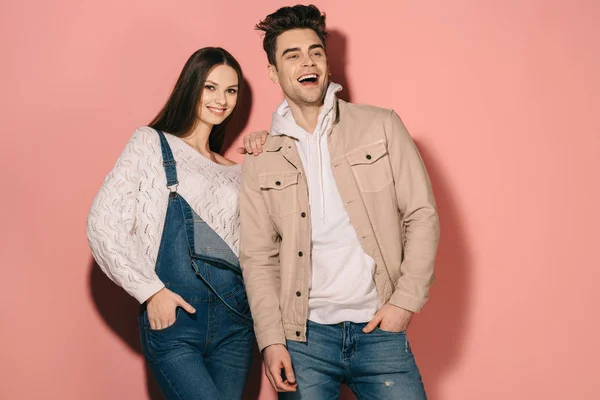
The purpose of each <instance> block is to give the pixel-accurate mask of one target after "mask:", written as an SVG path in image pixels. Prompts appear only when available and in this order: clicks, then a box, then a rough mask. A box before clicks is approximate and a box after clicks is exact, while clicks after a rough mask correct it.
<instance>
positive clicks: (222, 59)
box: [149, 47, 244, 153]
mask: <svg viewBox="0 0 600 400" xmlns="http://www.w3.org/2000/svg"><path fill="white" fill-rule="evenodd" d="M218 65H228V66H230V67H231V68H233V69H234V70H235V72H236V73H237V76H238V97H237V98H238V104H237V105H239V101H240V99H241V98H242V96H241V94H242V89H243V87H242V86H243V83H244V78H243V75H242V68H241V67H240V64H239V63H238V62H237V61H236V59H235V58H233V56H232V55H231V54H229V52H228V51H227V50H225V49H222V48H220V47H204V48H202V49H200V50H198V51H196V52H195V53H194V54H192V55H191V56H190V58H189V59H188V60H187V62H186V63H185V65H184V67H183V70H182V71H181V74H180V75H179V78H178V79H177V83H175V87H174V88H173V91H172V92H171V95H170V96H169V99H168V100H167V103H166V104H165V105H164V107H163V108H162V110H160V112H159V113H158V114H157V115H156V117H154V119H153V120H152V122H150V124H149V126H151V127H152V128H154V129H159V130H161V131H164V132H168V133H171V134H173V135H175V136H178V137H185V136H187V135H189V134H190V131H191V130H192V128H193V127H194V124H195V123H196V120H197V118H198V102H199V101H200V97H201V96H202V92H203V89H204V83H205V82H206V77H207V76H208V74H209V73H210V71H211V70H212V69H213V68H214V67H216V66H218ZM237 105H236V108H238V107H237ZM234 112H235V109H234V110H233V112H232V113H231V114H230V115H229V116H228V117H227V118H226V119H225V120H224V121H223V122H222V123H220V124H219V125H215V126H213V129H212V131H211V132H210V137H209V139H208V143H209V146H210V150H211V151H214V152H215V153H220V152H221V150H222V147H223V141H224V140H225V129H226V128H227V124H228V123H229V121H230V120H231V117H232V116H233V114H234Z"/></svg>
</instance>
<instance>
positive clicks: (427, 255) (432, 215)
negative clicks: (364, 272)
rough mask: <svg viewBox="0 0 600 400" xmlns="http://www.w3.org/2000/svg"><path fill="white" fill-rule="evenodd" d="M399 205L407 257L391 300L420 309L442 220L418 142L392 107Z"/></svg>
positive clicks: (390, 135) (390, 133)
mask: <svg viewBox="0 0 600 400" xmlns="http://www.w3.org/2000/svg"><path fill="white" fill-rule="evenodd" d="M385 131H386V136H387V142H388V153H389V157H390V162H391V165H392V171H393V177H394V185H395V190H396V197H397V199H398V207H399V209H400V212H401V215H402V224H403V230H404V232H403V233H404V235H403V237H404V260H403V261H402V265H401V271H400V272H401V275H400V278H399V279H398V282H396V290H395V291H394V293H393V294H392V297H391V298H390V300H389V302H390V303H391V304H393V305H395V306H398V307H401V308H404V309H407V310H410V311H413V312H418V311H420V309H421V308H422V307H423V305H424V304H425V302H426V301H427V298H428V292H429V288H430V286H431V284H432V283H433V280H434V275H433V266H434V262H435V254H436V251H437V246H438V241H439V234H440V230H439V220H438V215H437V210H436V205H435V199H434V197H433V191H432V189H431V183H430V181H429V176H428V175H427V170H426V169H425V165H424V164H423V160H422V159H421V156H420V155H419V151H418V150H417V146H416V145H415V143H414V142H413V140H412V138H411V137H410V135H409V133H408V131H407V130H406V127H405V126H404V124H403V123H402V121H401V120H400V117H398V115H397V114H396V113H395V112H394V111H391V112H390V115H389V117H388V120H387V123H386V127H385Z"/></svg>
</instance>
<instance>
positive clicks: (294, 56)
mask: <svg viewBox="0 0 600 400" xmlns="http://www.w3.org/2000/svg"><path fill="white" fill-rule="evenodd" d="M294 58H298V55H296V54H292V55H291V56H289V57H288V60H291V59H294Z"/></svg>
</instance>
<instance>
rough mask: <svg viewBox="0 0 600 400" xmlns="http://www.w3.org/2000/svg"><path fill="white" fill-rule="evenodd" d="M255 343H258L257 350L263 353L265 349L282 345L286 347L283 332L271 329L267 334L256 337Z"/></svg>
mask: <svg viewBox="0 0 600 400" xmlns="http://www.w3.org/2000/svg"><path fill="white" fill-rule="evenodd" d="M256 342H257V343H258V350H260V351H263V350H264V349H265V347H268V346H271V345H274V344H282V345H284V346H285V345H286V340H285V334H284V333H283V330H279V329H271V330H269V331H267V332H263V333H261V334H260V335H258V334H257V335H256Z"/></svg>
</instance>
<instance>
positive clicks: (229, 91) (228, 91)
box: [227, 89, 237, 94]
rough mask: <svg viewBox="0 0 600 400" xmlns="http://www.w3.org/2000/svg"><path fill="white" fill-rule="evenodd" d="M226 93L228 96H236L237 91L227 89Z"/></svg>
mask: <svg viewBox="0 0 600 400" xmlns="http://www.w3.org/2000/svg"><path fill="white" fill-rule="evenodd" d="M227 93H229V94H236V93H237V90H236V89H229V90H227Z"/></svg>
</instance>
